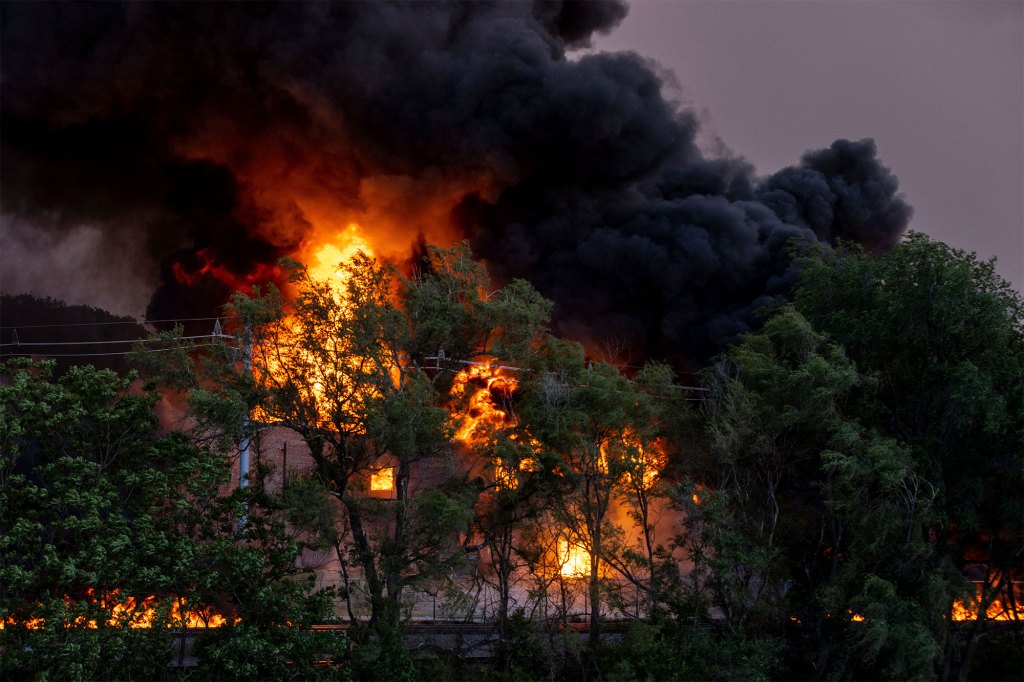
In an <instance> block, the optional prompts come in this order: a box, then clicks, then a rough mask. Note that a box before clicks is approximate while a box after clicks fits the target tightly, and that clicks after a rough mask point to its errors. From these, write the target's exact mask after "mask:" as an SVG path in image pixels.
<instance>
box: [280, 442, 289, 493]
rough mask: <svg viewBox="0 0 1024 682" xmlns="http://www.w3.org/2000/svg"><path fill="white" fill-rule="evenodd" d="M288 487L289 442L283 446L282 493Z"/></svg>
mask: <svg viewBox="0 0 1024 682" xmlns="http://www.w3.org/2000/svg"><path fill="white" fill-rule="evenodd" d="M286 485H288V441H285V442H284V443H282V444H281V492H284V488H285V486H286Z"/></svg>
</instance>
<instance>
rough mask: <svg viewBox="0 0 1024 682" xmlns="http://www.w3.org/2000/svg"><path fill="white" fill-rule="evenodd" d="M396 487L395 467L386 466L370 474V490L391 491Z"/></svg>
mask: <svg viewBox="0 0 1024 682" xmlns="http://www.w3.org/2000/svg"><path fill="white" fill-rule="evenodd" d="M394 489H395V468H394V467H385V468H383V469H380V470H379V471H374V472H372V473H371V474H370V490H375V491H379V492H390V491H392V490H394Z"/></svg>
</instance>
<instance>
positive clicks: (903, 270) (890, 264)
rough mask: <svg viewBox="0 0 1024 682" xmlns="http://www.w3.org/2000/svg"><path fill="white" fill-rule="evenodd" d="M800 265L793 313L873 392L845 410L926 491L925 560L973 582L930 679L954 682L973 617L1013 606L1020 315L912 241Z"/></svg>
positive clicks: (985, 283) (1003, 297)
mask: <svg viewBox="0 0 1024 682" xmlns="http://www.w3.org/2000/svg"><path fill="white" fill-rule="evenodd" d="M799 262H800V268H801V276H800V284H799V286H798V288H797V293H796V306H797V308H798V309H799V310H800V311H801V312H802V313H803V314H804V315H805V316H806V317H807V318H808V319H809V320H811V322H812V323H813V324H814V326H815V328H817V329H820V330H821V331H823V332H825V333H828V334H829V335H830V336H831V337H832V338H833V339H835V340H836V342H838V343H839V344H841V345H842V347H843V348H844V350H845V352H846V354H847V355H848V356H849V357H850V358H851V359H852V360H854V361H855V362H856V363H857V365H858V367H859V368H860V369H861V371H862V372H865V373H869V374H871V375H872V376H873V377H874V378H875V380H876V382H875V384H874V385H873V386H872V387H871V390H870V391H864V390H860V389H858V390H856V391H855V392H854V394H853V396H852V397H853V399H854V401H855V406H854V408H853V409H855V411H856V412H857V414H858V415H859V416H860V418H861V420H862V421H863V423H864V424H866V425H869V426H871V427H873V428H876V429H878V430H879V431H881V432H883V433H885V434H887V435H888V436H890V437H892V438H894V439H897V440H898V441H900V442H901V443H903V444H905V446H906V447H907V448H909V451H910V457H911V458H912V460H913V463H914V468H915V470H916V471H917V472H919V475H920V476H921V478H922V479H923V480H924V481H926V482H927V484H928V485H930V486H933V487H934V488H935V491H936V500H935V504H936V508H937V511H938V514H937V515H936V517H935V519H934V524H933V526H932V527H931V528H930V530H929V533H930V534H931V535H932V536H933V537H934V541H935V549H936V552H937V554H938V555H939V556H940V557H942V558H943V559H944V560H947V561H951V562H952V563H953V565H954V566H956V567H957V568H958V569H959V570H960V571H972V572H976V573H979V572H980V575H981V580H982V587H983V588H984V589H983V590H982V593H981V594H980V595H979V598H978V601H979V602H981V603H980V608H979V609H977V610H978V611H979V613H980V616H981V617H980V618H979V619H977V620H976V621H975V622H974V623H973V625H972V628H971V629H972V633H971V635H970V636H969V637H968V641H967V644H966V646H965V647H964V651H962V652H961V651H960V647H959V646H958V645H957V642H956V638H953V637H950V638H949V641H948V646H947V652H946V654H947V655H946V664H945V666H944V669H943V676H945V675H951V674H954V673H956V670H955V668H956V667H957V665H958V667H959V674H960V675H961V676H963V675H966V674H967V672H968V671H969V669H970V660H971V652H972V651H973V649H974V646H975V645H976V644H977V641H978V639H979V638H980V637H981V635H982V634H983V632H984V628H985V622H984V621H985V612H986V608H985V607H986V605H987V604H988V603H990V602H992V601H993V600H994V599H997V598H998V599H1001V600H1002V601H1003V603H1004V605H1006V606H1007V607H1008V608H1010V609H1011V610H1015V609H1016V608H1017V606H1016V604H1018V603H1019V602H1017V601H1016V598H1015V597H1014V594H1013V592H1012V590H1008V589H1007V587H1008V586H1009V583H1010V582H1011V581H1010V578H1011V574H1015V575H1017V576H1018V577H1019V572H1015V569H1016V568H1017V567H1019V554H1018V552H1019V547H1020V546H1021V542H1022V541H1024V532H1022V524H1024V519H1022V517H1021V514H1020V509H1021V503H1022V499H1021V497H1022V496H1021V491H1022V489H1024V449H1022V448H1021V445H1020V444H1021V442H1022V440H1024V302H1022V299H1021V296H1020V294H1019V293H1018V292H1015V291H1014V290H1013V289H1012V288H1011V287H1010V285H1009V284H1008V283H1007V282H1005V281H1004V280H1002V279H1001V278H1000V277H999V276H998V275H997V274H996V272H995V269H994V266H993V264H992V263H991V262H983V261H979V260H978V259H977V258H976V257H975V256H974V255H973V254H967V253H964V252H963V251H959V250H956V249H952V248H950V247H948V246H946V245H945V244H942V243H940V242H934V241H931V240H930V239H928V238H927V237H926V236H925V235H922V234H911V235H910V236H909V237H908V238H907V239H906V240H904V242H903V243H901V244H900V245H899V246H898V247H896V248H895V249H894V250H893V251H892V252H890V253H889V254H887V255H886V256H884V257H880V258H876V257H873V256H869V255H867V254H865V253H863V252H862V251H860V250H859V249H857V248H855V247H852V246H846V247H844V248H842V249H840V250H837V251H834V252H833V251H828V250H822V249H811V250H809V251H806V252H804V253H803V255H802V256H801V257H800V259H799ZM973 599H974V595H971V600H973ZM946 608H947V611H948V610H949V608H950V604H948V603H947V604H946ZM946 622H948V619H947V621H946ZM957 659H960V662H959V664H957Z"/></svg>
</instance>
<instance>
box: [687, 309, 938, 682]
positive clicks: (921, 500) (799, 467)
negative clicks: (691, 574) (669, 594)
mask: <svg viewBox="0 0 1024 682" xmlns="http://www.w3.org/2000/svg"><path fill="white" fill-rule="evenodd" d="M708 379H709V384H710V386H711V388H712V395H713V400H712V402H711V410H712V412H711V420H710V428H711V440H712V446H713V450H712V452H713V455H714V458H715V459H714V461H715V467H714V471H715V476H714V478H713V479H712V480H711V483H712V487H713V489H714V491H713V492H709V493H705V494H703V495H702V496H701V497H702V500H701V504H699V505H694V507H693V509H692V515H693V516H692V518H691V519H690V522H689V523H690V524H691V537H690V539H689V545H688V546H689V549H690V553H691V556H692V559H693V561H694V564H695V573H696V577H697V580H698V582H699V583H700V587H701V588H703V589H705V590H707V592H708V593H709V594H710V597H711V603H712V604H713V605H714V606H716V607H717V608H718V609H719V610H720V611H721V613H722V614H723V615H724V617H725V619H726V622H727V623H728V625H729V627H730V628H731V629H733V630H737V631H740V632H746V633H748V634H749V635H750V636H752V637H757V636H759V635H775V636H783V635H785V636H788V638H789V639H790V642H791V647H790V650H789V655H790V656H791V661H790V666H791V668H790V674H793V675H796V676H805V675H807V676H810V677H813V678H815V679H821V678H823V677H825V676H836V675H838V676H850V675H853V676H868V677H892V678H906V677H922V676H923V677H928V676H930V675H932V673H933V668H932V666H933V663H934V661H935V660H937V659H938V656H939V653H940V651H941V644H940V637H939V633H938V632H937V631H936V628H935V627H934V625H935V621H936V620H940V619H941V615H942V610H941V607H940V608H938V609H936V607H935V604H936V603H937V602H936V600H935V596H936V595H935V593H936V591H938V592H942V590H943V587H944V582H943V578H944V577H945V576H944V574H943V568H942V566H941V565H938V564H937V563H936V562H935V561H934V560H933V558H934V552H933V550H932V547H931V546H930V545H929V543H928V541H927V534H926V532H925V528H926V527H927V524H928V523H930V522H931V521H932V519H933V515H934V513H935V489H934V488H933V487H932V486H930V485H929V484H928V482H927V481H926V480H925V479H924V478H923V477H922V476H921V475H920V473H919V472H918V470H917V468H916V467H915V462H914V461H913V458H912V457H911V455H910V451H909V450H908V448H906V447H905V446H903V445H902V444H900V443H899V442H898V441H896V440H894V439H892V438H889V437H887V436H886V435H885V434H882V433H879V432H877V431H875V430H872V429H870V428H867V427H866V426H865V425H864V424H862V423H861V422H860V421H859V420H858V417H857V415H856V414H855V413H854V412H852V410H851V404H850V403H851V395H852V393H853V391H854V390H861V391H862V392H863V393H864V394H865V395H867V394H869V392H870V391H871V390H872V383H873V382H872V381H871V379H870V378H869V377H864V376H863V375H861V374H860V373H859V372H858V370H857V367H856V366H855V365H854V363H853V362H851V361H850V360H849V359H848V358H847V357H846V356H845V354H844V352H843V350H842V348H840V347H839V346H838V345H836V344H835V343H833V342H831V341H830V340H829V339H828V338H827V337H826V336H825V335H823V334H821V333H819V332H817V331H815V330H814V329H813V328H812V326H811V325H810V323H809V322H808V320H807V319H806V318H804V317H803V316H802V315H800V313H798V312H797V311H796V310H795V309H793V308H792V307H786V308H783V309H782V310H781V311H779V312H778V313H777V314H776V315H775V316H774V317H773V318H771V319H770V320H769V321H768V322H767V323H766V324H765V326H764V328H763V329H762V330H761V332H759V333H757V334H752V335H749V336H747V337H746V338H745V339H744V341H743V342H742V343H741V344H740V345H739V346H737V347H735V348H734V349H731V350H730V351H728V352H727V353H725V354H724V356H723V357H722V358H721V359H720V361H719V363H718V364H717V365H716V366H715V367H714V368H713V370H711V371H710V372H709V375H708ZM938 603H939V604H941V603H942V600H939V601H938ZM790 619H793V621H794V622H796V623H798V624H799V627H796V628H787V627H786V626H787V625H788V624H789V623H790Z"/></svg>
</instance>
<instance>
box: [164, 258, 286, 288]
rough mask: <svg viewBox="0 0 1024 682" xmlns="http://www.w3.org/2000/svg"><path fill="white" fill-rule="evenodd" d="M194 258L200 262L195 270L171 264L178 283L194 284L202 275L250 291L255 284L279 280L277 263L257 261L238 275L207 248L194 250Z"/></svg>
mask: <svg viewBox="0 0 1024 682" xmlns="http://www.w3.org/2000/svg"><path fill="white" fill-rule="evenodd" d="M196 258H198V259H199V261H200V262H201V263H202V265H201V266H200V267H199V269H197V270H189V269H188V268H187V267H186V266H185V265H182V264H181V263H174V264H172V265H171V272H172V273H173V274H174V279H176V280H177V281H178V282H179V283H180V284H185V285H188V286H194V285H196V284H197V283H198V282H199V281H200V280H201V279H203V278H204V277H212V278H213V279H216V280H217V281H219V282H221V283H222V284H224V286H226V287H228V288H229V289H231V290H232V291H250V290H251V289H252V287H253V285H255V284H261V283H264V282H273V281H280V279H281V276H282V272H281V269H280V268H279V267H278V266H277V265H268V264H266V263H258V264H256V265H255V266H253V269H252V270H250V271H249V272H247V273H245V274H244V275H238V274H236V273H234V272H232V271H231V270H229V269H228V268H226V267H224V266H223V265H221V264H220V263H217V262H216V261H215V260H214V259H213V256H211V255H210V250H209V249H199V250H198V251H196Z"/></svg>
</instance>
